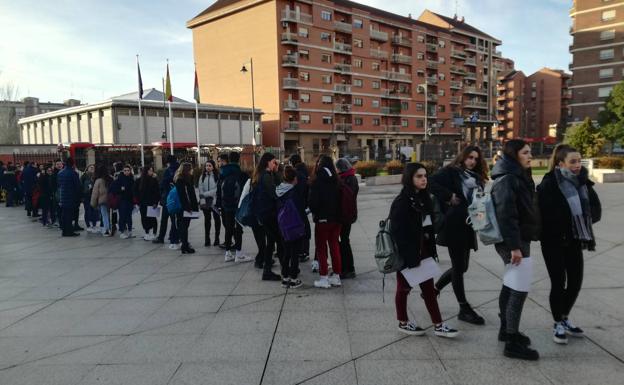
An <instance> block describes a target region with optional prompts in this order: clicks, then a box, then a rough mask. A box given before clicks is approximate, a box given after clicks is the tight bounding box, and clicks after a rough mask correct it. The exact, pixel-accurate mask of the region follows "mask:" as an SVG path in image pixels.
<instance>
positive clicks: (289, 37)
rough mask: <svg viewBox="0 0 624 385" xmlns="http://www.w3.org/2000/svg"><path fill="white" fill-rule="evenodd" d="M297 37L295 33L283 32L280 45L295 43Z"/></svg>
mask: <svg viewBox="0 0 624 385" xmlns="http://www.w3.org/2000/svg"><path fill="white" fill-rule="evenodd" d="M298 41H299V39H298V36H297V34H296V33H292V32H283V33H282V44H284V43H296V42H298Z"/></svg>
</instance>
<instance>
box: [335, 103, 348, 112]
mask: <svg viewBox="0 0 624 385" xmlns="http://www.w3.org/2000/svg"><path fill="white" fill-rule="evenodd" d="M334 112H338V113H345V114H347V113H350V112H351V105H350V104H334Z"/></svg>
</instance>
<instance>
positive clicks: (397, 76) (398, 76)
mask: <svg viewBox="0 0 624 385" xmlns="http://www.w3.org/2000/svg"><path fill="white" fill-rule="evenodd" d="M383 75H384V77H385V78H386V79H390V80H406V81H411V80H412V75H410V74H402V73H400V72H396V71H383Z"/></svg>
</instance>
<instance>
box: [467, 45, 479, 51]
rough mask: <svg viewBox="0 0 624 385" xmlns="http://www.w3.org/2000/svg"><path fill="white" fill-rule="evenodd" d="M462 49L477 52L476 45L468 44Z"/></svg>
mask: <svg viewBox="0 0 624 385" xmlns="http://www.w3.org/2000/svg"><path fill="white" fill-rule="evenodd" d="M464 51H471V52H477V46H474V45H473V46H468V47H466V48H464Z"/></svg>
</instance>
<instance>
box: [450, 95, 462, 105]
mask: <svg viewBox="0 0 624 385" xmlns="http://www.w3.org/2000/svg"><path fill="white" fill-rule="evenodd" d="M461 101H462V99H461V98H460V97H459V96H451V98H450V99H449V103H451V104H461Z"/></svg>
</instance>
